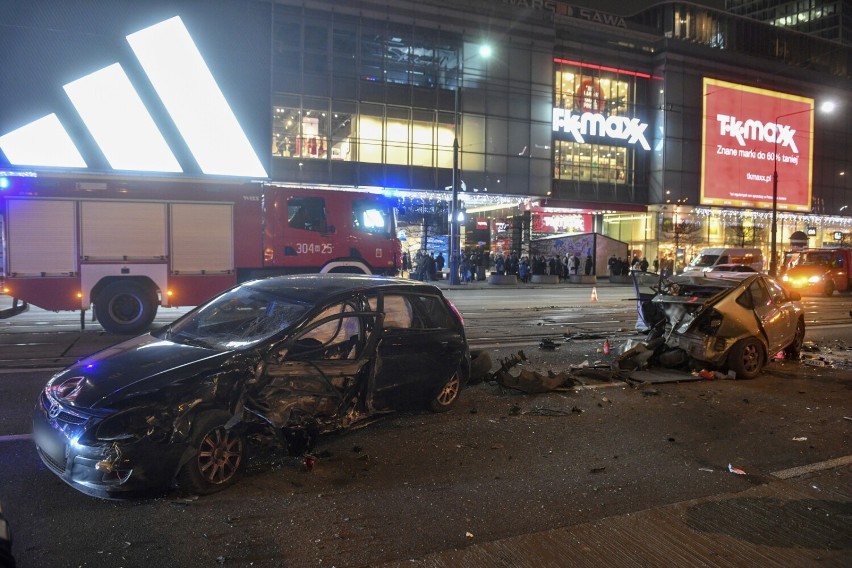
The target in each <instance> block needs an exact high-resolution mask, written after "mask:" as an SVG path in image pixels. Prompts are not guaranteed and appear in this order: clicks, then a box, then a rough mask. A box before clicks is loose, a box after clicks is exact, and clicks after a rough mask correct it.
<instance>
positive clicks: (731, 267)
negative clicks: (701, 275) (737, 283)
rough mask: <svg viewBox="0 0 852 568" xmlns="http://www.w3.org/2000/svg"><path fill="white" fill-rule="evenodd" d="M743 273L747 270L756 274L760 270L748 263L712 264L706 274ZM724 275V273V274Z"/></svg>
mask: <svg viewBox="0 0 852 568" xmlns="http://www.w3.org/2000/svg"><path fill="white" fill-rule="evenodd" d="M732 272H734V273H742V272H747V273H749V274H755V273H756V272H759V270H755V269H754V267H753V266H750V265H748V264H717V265H716V266H711V267H710V268H708V269H707V271H706V272H705V274H713V273H726V274H728V273H732ZM723 276H724V274H723Z"/></svg>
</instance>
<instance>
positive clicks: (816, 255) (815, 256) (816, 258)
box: [799, 252, 831, 264]
mask: <svg viewBox="0 0 852 568" xmlns="http://www.w3.org/2000/svg"><path fill="white" fill-rule="evenodd" d="M830 262H831V254H830V253H826V252H804V253H802V255H801V256H800V257H799V264H828V263H830Z"/></svg>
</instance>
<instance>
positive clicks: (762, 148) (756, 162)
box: [701, 77, 814, 211]
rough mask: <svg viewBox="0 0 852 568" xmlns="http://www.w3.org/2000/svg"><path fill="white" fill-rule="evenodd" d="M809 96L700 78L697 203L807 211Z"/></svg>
mask: <svg viewBox="0 0 852 568" xmlns="http://www.w3.org/2000/svg"><path fill="white" fill-rule="evenodd" d="M813 109H814V101H813V99H809V98H806V97H797V96H794V95H788V94H784V93H778V92H775V91H768V90H766V89H757V88H754V87H748V86H745V85H738V84H736V83H727V82H725V81H718V80H716V79H709V78H706V77H705V79H704V128H703V140H702V148H703V152H702V156H701V203H702V204H704V205H716V206H730V207H755V208H767V209H769V208H772V191H773V183H772V178H773V172H774V171H776V168H777V171H778V209H780V210H790V211H810V209H811V186H812V173H813V131H814V128H813V126H814V112H813Z"/></svg>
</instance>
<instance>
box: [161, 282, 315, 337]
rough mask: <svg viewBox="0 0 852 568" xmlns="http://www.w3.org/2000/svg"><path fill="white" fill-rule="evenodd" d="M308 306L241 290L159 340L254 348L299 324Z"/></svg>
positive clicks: (203, 309)
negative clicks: (255, 345) (256, 344)
mask: <svg viewBox="0 0 852 568" xmlns="http://www.w3.org/2000/svg"><path fill="white" fill-rule="evenodd" d="M308 307H309V306H308V305H306V304H303V303H301V302H295V301H292V300H289V299H287V298H282V297H279V296H275V295H273V294H269V293H266V292H262V291H260V290H256V289H253V288H249V287H240V288H236V289H234V290H231V291H229V292H226V293H225V294H223V295H221V296H219V297H218V298H216V299H215V300H214V301H213V302H211V303H209V304H206V305H205V306H202V307H201V308H199V309H197V310H193V311H192V312H190V313H189V314H187V315H186V316H184V317H183V318H181V319H179V320H178V321H176V322H175V323H174V324H172V325H171V326H169V327H167V328H166V329H165V330H163V331H162V332H160V334H159V335H158V337H161V338H163V339H169V340H171V341H174V342H176V343H187V344H192V345H198V346H200V347H208V348H211V349H238V348H241V347H247V346H250V345H254V344H255V343H258V342H260V341H262V340H264V339H266V338H267V337H270V336H272V335H274V334H276V333H278V332H279V331H281V330H283V329H286V328H287V327H289V326H290V325H292V324H293V323H294V322H295V321H297V320H298V319H299V318H300V317H302V315H304V313H305V312H306V311H307V309H308Z"/></svg>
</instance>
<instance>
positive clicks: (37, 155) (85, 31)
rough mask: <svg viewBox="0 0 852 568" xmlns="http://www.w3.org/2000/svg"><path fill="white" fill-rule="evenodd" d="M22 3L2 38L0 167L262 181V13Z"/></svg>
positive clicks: (255, 6)
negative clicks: (235, 178)
mask: <svg viewBox="0 0 852 568" xmlns="http://www.w3.org/2000/svg"><path fill="white" fill-rule="evenodd" d="M17 4H18V5H16V6H15V9H14V10H11V11H10V10H6V12H8V13H10V14H12V15H13V19H12V20H11V21H9V22H4V23H6V24H8V25H6V27H5V28H4V29H3V33H2V34H0V69H3V76H4V80H3V81H2V82H0V169H9V168H11V169H16V168H17V169H22V170H30V169H32V170H43V169H53V170H54V171H64V172H68V171H70V172H74V173H78V172H80V173H82V172H98V173H124V172H132V173H134V174H136V173H141V174H168V175H183V174H186V175H190V176H198V175H204V176H231V177H239V178H260V179H262V178H266V177H268V172H269V169H270V168H269V165H270V163H269V162H270V158H271V156H270V153H269V149H268V146H269V142H268V141H269V139H270V129H271V125H270V121H269V109H270V104H271V103H270V96H269V92H270V78H269V67H270V63H269V58H270V55H269V53H270V47H269V45H270V31H269V8H268V6H267V7H266V8H264V7H263V6H262V5H260V3H257V2H253V1H251V0H233V1H232V2H228V3H215V7H211V3H210V2H207V1H205V0H185V1H182V2H177V3H176V2H173V1H170V0H150V1H146V2H135V1H132V0H111V1H110V2H100V1H96V0H81V1H79V2H73V3H62V2H55V1H53V0H30V1H28V2H20V3H17Z"/></svg>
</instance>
